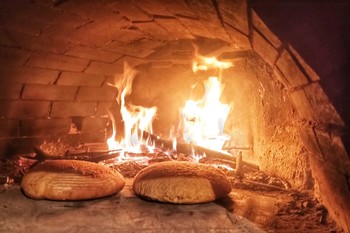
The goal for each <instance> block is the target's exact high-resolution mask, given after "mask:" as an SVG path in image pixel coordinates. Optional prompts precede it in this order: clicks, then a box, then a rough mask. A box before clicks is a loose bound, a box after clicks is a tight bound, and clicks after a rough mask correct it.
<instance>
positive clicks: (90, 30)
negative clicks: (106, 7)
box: [77, 13, 130, 41]
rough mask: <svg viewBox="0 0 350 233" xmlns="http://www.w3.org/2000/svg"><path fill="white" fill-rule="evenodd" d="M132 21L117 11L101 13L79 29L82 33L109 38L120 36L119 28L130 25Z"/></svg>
mask: <svg viewBox="0 0 350 233" xmlns="http://www.w3.org/2000/svg"><path fill="white" fill-rule="evenodd" d="M129 24H130V22H129V21H128V20H126V19H124V18H123V17H122V16H121V15H119V14H117V13H108V14H102V13H101V14H100V16H99V17H98V18H96V19H95V20H93V21H91V22H89V23H88V24H84V25H82V26H81V27H79V28H78V29H77V32H78V33H80V34H85V35H86V34H90V35H96V36H97V35H100V36H103V37H105V38H107V39H108V40H110V41H111V40H114V39H117V38H118V35H119V30H120V29H122V28H126V27H128V26H129Z"/></svg>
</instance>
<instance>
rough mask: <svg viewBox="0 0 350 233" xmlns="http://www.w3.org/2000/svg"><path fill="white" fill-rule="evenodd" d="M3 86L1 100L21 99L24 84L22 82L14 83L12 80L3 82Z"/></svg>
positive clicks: (0, 93)
mask: <svg viewBox="0 0 350 233" xmlns="http://www.w3.org/2000/svg"><path fill="white" fill-rule="evenodd" d="M1 86H2V87H5V88H2V90H1V92H0V100H16V99H19V97H20V94H21V91H22V88H23V85H22V84H20V83H12V82H8V81H5V82H2V83H1Z"/></svg>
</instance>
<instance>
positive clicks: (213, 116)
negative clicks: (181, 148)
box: [182, 57, 232, 150]
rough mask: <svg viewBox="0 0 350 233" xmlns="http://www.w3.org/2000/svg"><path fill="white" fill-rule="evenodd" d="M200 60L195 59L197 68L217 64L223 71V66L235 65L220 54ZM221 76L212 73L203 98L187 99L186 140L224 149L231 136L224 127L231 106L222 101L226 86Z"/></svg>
mask: <svg viewBox="0 0 350 233" xmlns="http://www.w3.org/2000/svg"><path fill="white" fill-rule="evenodd" d="M199 61H200V62H202V63H200V62H198V61H196V62H194V64H193V70H194V71H197V70H208V69H213V68H217V69H219V71H220V74H221V71H222V69H226V68H228V67H231V66H232V64H231V63H229V62H220V61H218V60H217V59H216V58H205V57H199ZM220 79H221V77H220ZM220 79H219V78H218V77H215V76H212V77H209V79H208V80H207V81H206V83H205V94H204V96H203V97H202V99H201V100H199V101H194V100H188V101H186V104H185V106H184V108H183V109H182V117H183V127H184V128H183V138H184V140H185V141H186V142H188V143H194V144H196V145H200V146H203V147H207V148H210V149H213V150H221V148H222V146H223V144H224V142H225V140H227V138H226V137H225V135H224V132H223V130H224V125H225V122H226V118H227V116H228V113H229V111H230V107H229V105H227V104H222V103H221V102H220V96H221V92H222V89H223V88H222V86H221V83H220V81H219V80H220Z"/></svg>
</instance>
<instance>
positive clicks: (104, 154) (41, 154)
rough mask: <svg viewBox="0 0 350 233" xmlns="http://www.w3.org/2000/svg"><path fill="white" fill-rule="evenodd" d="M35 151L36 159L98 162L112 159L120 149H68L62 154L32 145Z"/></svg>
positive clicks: (117, 154)
mask: <svg viewBox="0 0 350 233" xmlns="http://www.w3.org/2000/svg"><path fill="white" fill-rule="evenodd" d="M34 152H35V153H36V156H35V159H36V160H38V161H44V160H59V159H67V160H85V161H90V162H100V161H103V160H108V159H113V158H116V157H118V156H119V155H120V152H121V150H103V151H85V152H78V153H72V152H70V151H69V150H67V151H66V153H65V154H64V155H63V156H57V155H51V154H48V153H47V152H45V151H44V150H42V149H41V148H39V147H34Z"/></svg>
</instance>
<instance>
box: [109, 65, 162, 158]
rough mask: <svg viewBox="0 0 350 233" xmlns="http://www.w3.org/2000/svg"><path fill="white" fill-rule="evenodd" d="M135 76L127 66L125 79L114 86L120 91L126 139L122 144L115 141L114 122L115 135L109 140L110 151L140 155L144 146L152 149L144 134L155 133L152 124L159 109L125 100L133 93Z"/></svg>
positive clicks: (119, 98)
mask: <svg viewBox="0 0 350 233" xmlns="http://www.w3.org/2000/svg"><path fill="white" fill-rule="evenodd" d="M135 76H136V71H135V70H133V69H131V68H129V67H128V66H127V65H125V66H124V75H123V79H122V80H116V83H115V85H114V86H115V87H116V88H117V89H118V96H117V101H118V103H120V113H121V116H122V118H123V121H124V138H123V140H122V141H121V142H118V141H116V140H115V137H116V134H117V129H116V124H115V121H114V120H112V123H113V134H112V136H111V137H110V138H109V139H108V140H107V144H108V147H109V149H110V150H115V149H123V150H124V151H127V152H133V153H140V152H142V150H141V149H142V148H141V146H142V145H148V146H150V149H152V145H151V142H149V141H146V142H144V139H143V132H144V131H147V132H149V133H153V130H152V122H153V119H154V117H155V114H156V112H157V108H156V107H151V108H146V107H142V106H137V105H133V104H132V103H130V102H128V103H127V102H126V100H125V98H126V97H127V96H129V95H130V94H131V92H132V82H133V80H134V78H135ZM112 119H113V118H112Z"/></svg>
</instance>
